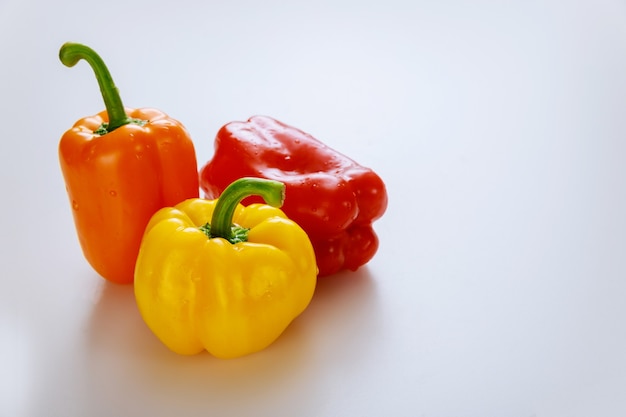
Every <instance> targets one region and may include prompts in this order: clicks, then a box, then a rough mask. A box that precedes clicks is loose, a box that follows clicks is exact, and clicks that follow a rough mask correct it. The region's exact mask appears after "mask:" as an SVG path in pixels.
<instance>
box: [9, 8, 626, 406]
mask: <svg viewBox="0 0 626 417" xmlns="http://www.w3.org/2000/svg"><path fill="white" fill-rule="evenodd" d="M66 41H75V42H81V43H85V44H87V45H90V46H91V47H93V48H94V49H95V50H96V51H98V52H99V53H100V55H101V56H102V57H103V58H104V59H105V61H106V62H107V64H108V66H109V68H110V70H111V72H112V73H113V76H114V79H115V80H116V83H117V85H118V87H119V88H120V90H121V93H122V97H123V99H124V103H125V104H126V105H127V106H130V107H156V108H158V109H161V110H163V111H165V112H166V113H168V114H169V115H170V116H172V117H174V118H176V119H179V120H180V121H182V122H183V123H184V124H185V125H186V127H187V128H188V130H189V132H190V133H191V135H192V137H193V140H194V143H195V145H196V152H197V156H198V161H199V163H200V164H204V163H205V162H206V161H207V160H209V159H210V158H211V156H212V152H213V147H212V146H213V145H212V143H213V138H214V135H215V133H216V132H217V130H218V129H219V127H220V126H222V125H223V124H225V123H227V122H229V121H232V120H245V119H246V118H248V117H249V116H251V115H254V114H265V115H269V116H273V117H275V118H277V119H279V120H282V121H284V122H286V123H288V124H292V125H294V126H297V127H299V128H301V129H303V130H305V131H307V132H309V133H311V134H313V135H314V136H316V137H318V138H319V139H321V140H322V141H324V142H326V143H327V144H329V145H330V146H332V147H334V148H335V149H337V150H340V151H342V152H343V153H346V154H348V155H349V156H351V157H352V158H354V159H356V160H357V161H359V162H361V163H362V164H364V165H367V166H370V167H372V168H373V169H375V170H376V171H377V172H378V173H379V174H380V175H381V176H382V178H383V179H384V180H385V182H386V184H387V186H388V192H389V198H390V203H389V208H388V210H387V212H386V214H385V216H384V217H383V218H382V219H381V220H379V221H378V222H376V224H375V228H376V230H377V232H378V233H379V237H380V240H381V245H380V249H379V252H378V253H377V255H376V256H375V258H374V259H373V260H372V261H371V262H370V263H369V264H368V265H367V266H366V267H364V268H362V269H360V270H359V271H358V272H356V273H344V274H340V275H337V276H334V277H330V278H328V279H324V280H323V281H322V282H320V283H319V286H318V289H317V292H316V294H315V297H314V299H313V301H312V303H311V305H310V308H309V309H307V310H306V312H305V313H304V314H303V315H302V316H301V317H300V318H298V319H297V320H296V321H295V322H294V323H293V325H292V326H291V327H290V328H289V329H288V330H287V331H286V333H285V334H284V335H283V336H282V337H281V338H280V339H279V340H278V341H277V342H276V343H275V344H273V345H272V346H271V347H270V348H268V349H267V350H265V351H263V352H260V353H258V354H254V355H251V356H248V357H244V358H241V359H235V360H228V361H224V360H219V359H215V358H213V357H211V356H210V355H208V354H200V355H198V356H192V357H183V356H178V355H176V354H173V353H171V352H169V351H168V350H167V349H166V348H164V347H163V346H162V345H161V344H160V343H159V342H158V341H157V340H156V338H155V337H154V336H153V335H152V334H151V333H150V331H149V330H148V329H147V328H146V327H145V325H144V323H143V321H142V320H141V318H140V316H139V314H138V312H137V309H136V306H135V301H134V297H133V293H132V287H130V286H126V287H124V286H116V285H112V284H107V283H106V282H105V281H104V280H103V279H101V278H100V277H98V276H97V275H96V274H95V273H94V272H93V271H92V270H91V269H90V267H89V265H88V264H87V263H86V261H85V260H84V259H83V257H82V253H81V251H80V248H79V246H78V242H77V238H76V234H75V231H74V226H73V223H72V219H71V210H70V207H69V202H68V200H67V196H66V193H65V189H64V184H63V179H62V177H61V172H60V168H59V163H58V156H57V146H58V141H59V139H60V137H61V135H62V134H63V132H64V131H65V130H66V129H68V128H69V127H70V126H71V125H72V124H73V123H74V122H75V121H76V120H77V119H79V118H81V117H83V116H87V115H91V114H95V113H97V112H99V111H101V110H102V109H103V108H104V106H103V103H102V100H101V98H100V95H99V91H98V88H97V84H96V81H95V79H94V76H93V73H92V72H91V70H90V68H89V67H88V66H87V65H86V64H85V63H84V62H81V63H79V65H77V66H76V67H74V68H66V67H64V66H63V65H62V64H61V63H60V62H59V60H58V58H57V54H58V50H59V47H60V46H61V45H62V43H64V42H66ZM0 56H1V64H0V132H1V134H2V144H3V145H2V161H1V162H0V173H1V177H0V178H1V183H0V193H1V195H2V204H0V230H1V236H2V237H1V238H0V243H1V245H2V246H1V247H0V271H1V273H2V277H1V278H2V283H1V289H0V416H152V417H159V416H174V415H176V416H208V415H212V416H268V417H269V416H274V417H276V416H301V417H303V416H417V417H465V416H467V417H491V416H494V417H495V416H499V417H538V416H541V417H544V416H568V417H577V416H581V417H582V416H599V417H604V416H624V415H626V395H624V394H625V393H626V326H625V324H624V322H625V317H626V304H625V302H624V300H625V298H626V220H625V215H626V140H625V132H626V3H625V2H624V1H617V0H589V1H582V0H580V1H556V0H547V1H510V2H507V1H487V0H485V1H474V2H471V1H464V0H443V1H413V2H410V1H406V0H387V1H384V2H383V1H381V2H367V1H366V2H362V1H356V0H320V1H308V2H300V1H283V2H281V1H278V0H268V1H264V2H253V1H244V0H233V1H219V2H218V1H215V0H208V1H205V2H199V1H187V0H180V1H178V2H172V1H165V0H152V1H147V0H146V1H143V0H142V1H132V0H130V1H120V0H111V1H107V2H104V1H99V2H91V1H84V0H80V1H79V0H58V1H43V0H39V1H35V0H0Z"/></svg>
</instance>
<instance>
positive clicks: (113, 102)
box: [59, 42, 133, 132]
mask: <svg viewBox="0 0 626 417" xmlns="http://www.w3.org/2000/svg"><path fill="white" fill-rule="evenodd" d="M59 59H60V60H61V62H62V63H63V65H65V66H66V67H73V66H74V65H76V64H77V63H78V61H80V60H81V59H84V60H85V61H87V63H88V64H89V65H90V66H91V68H92V69H93V72H94V73H95V74H96V79H97V80H98V85H99V86H100V92H101V93H102V98H103V99H104V105H105V107H106V110H107V114H108V115H109V123H108V124H107V126H106V127H105V130H106V132H112V131H113V130H115V129H117V128H118V127H120V126H124V125H125V124H128V123H131V122H132V121H133V119H131V118H130V117H128V115H127V114H126V110H125V109H124V104H123V103H122V99H121V97H120V93H119V91H118V89H117V87H116V86H115V83H114V82H113V78H112V77H111V73H110V72H109V70H108V68H107V67H106V65H105V64H104V61H103V60H102V58H100V56H99V55H98V54H97V53H96V52H95V51H94V50H93V49H91V48H90V47H88V46H85V45H82V44H79V43H72V42H67V43H65V44H64V45H63V46H61V50H60V51H59Z"/></svg>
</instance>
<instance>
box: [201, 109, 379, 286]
mask: <svg viewBox="0 0 626 417" xmlns="http://www.w3.org/2000/svg"><path fill="white" fill-rule="evenodd" d="M214 149H215V153H214V156H213V158H212V160H210V161H209V162H207V163H206V165H204V167H203V168H202V169H201V171H200V187H201V188H202V190H203V192H204V193H205V194H206V196H207V198H211V199H214V198H217V197H218V196H219V195H220V194H221V193H222V191H224V189H225V188H226V187H227V186H228V185H229V184H230V183H232V182H233V181H235V180H236V179H238V178H241V177H262V178H267V179H272V180H276V181H280V182H282V183H284V184H285V186H286V189H285V192H286V195H287V198H286V200H285V204H284V206H283V207H282V210H283V211H284V212H285V213H286V214H287V216H288V217H289V218H291V219H292V220H294V221H295V222H296V223H298V224H299V225H300V226H301V227H302V228H303V229H304V231H305V232H306V233H307V234H308V235H309V238H310V239H311V242H312V243H313V247H314V249H315V255H316V258H317V265H318V268H319V275H320V276H325V275H330V274H333V273H335V272H337V271H339V270H342V269H350V270H356V269H357V268H359V267H360V266H362V265H364V264H365V263H367V262H368V261H369V260H370V259H371V258H372V257H373V256H374V254H375V253H376V251H377V250H378V237H377V236H376V233H375V232H374V230H373V228H372V222H373V221H374V220H376V219H378V218H379V217H381V216H382V215H383V213H384V212H385V210H386V208H387V192H386V189H385V184H384V183H383V181H382V179H381V178H380V177H379V176H378V175H377V174H376V173H375V172H374V171H372V170H371V169H369V168H365V167H363V166H361V165H359V164H357V163H356V162H355V161H353V160H352V159H350V158H348V157H347V156H345V155H342V154H341V153H339V152H337V151H335V150H333V149H331V148H330V147H328V146H326V145H325V144H323V143H322V142H320V141H319V140H317V139H315V138H314V137H313V136H311V135H309V134H307V133H305V132H303V131H301V130H299V129H297V128H295V127H292V126H289V125H286V124H284V123H282V122H279V121H277V120H275V119H272V118H270V117H265V116H255V117H252V118H250V119H249V120H248V121H247V122H231V123H228V124H226V125H225V126H223V127H222V128H221V129H220V130H219V132H218V133H217V137H216V138H215V144H214ZM252 202H260V201H257V200H254V199H251V198H248V199H246V200H245V201H244V204H249V203H252Z"/></svg>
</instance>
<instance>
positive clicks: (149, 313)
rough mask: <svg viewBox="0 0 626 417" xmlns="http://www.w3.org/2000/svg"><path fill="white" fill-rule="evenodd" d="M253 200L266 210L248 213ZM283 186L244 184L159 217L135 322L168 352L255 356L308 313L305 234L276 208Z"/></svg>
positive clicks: (312, 270) (140, 268) (138, 290)
mask: <svg viewBox="0 0 626 417" xmlns="http://www.w3.org/2000/svg"><path fill="white" fill-rule="evenodd" d="M251 194H256V195H260V196H262V197H263V199H264V200H266V202H267V203H268V204H253V205H250V206H248V207H244V206H242V205H241V204H239V202H240V201H241V200H242V199H243V198H244V197H246V196H248V195H251ZM283 198H284V185H283V184H281V183H279V182H276V181H270V180H265V179H259V178H241V179H239V180H237V181H235V182H233V183H232V184H231V185H230V186H229V187H227V188H226V189H225V190H224V193H223V194H222V195H221V196H220V197H219V199H217V200H205V199H189V200H186V201H184V202H182V203H180V204H177V205H176V206H175V207H168V208H163V209H161V210H159V211H158V212H157V213H156V214H155V215H154V216H153V217H152V219H151V220H150V222H149V223H148V226H147V227H146V231H145V235H144V238H143V241H142V244H141V248H140V250H139V256H138V258H137V264H136V269H135V287H134V288H135V298H136V301H137V305H138V307H139V311H140V313H141V316H142V317H143V319H144V321H145V323H146V324H147V326H148V327H149V328H150V329H151V330H152V332H153V333H154V334H155V335H156V336H157V338H158V339H160V340H161V342H162V343H163V344H165V345H166V346H167V347H168V348H169V349H170V350H172V351H174V352H176V353H179V354H184V355H192V354H197V353H200V352H202V351H204V350H205V349H206V350H207V351H208V352H210V353H211V354H213V355H214V356H216V357H219V358H234V357H239V356H243V355H247V354H250V353H253V352H257V351H260V350H262V349H264V348H266V347H267V346H269V345H270V344H271V343H272V342H274V341H275V340H276V339H277V338H278V337H279V336H280V335H281V333H282V332H283V331H284V330H285V328H286V327H287V326H288V325H289V324H290V323H291V322H292V321H293V320H294V319H295V318H296V317H297V316H298V315H299V314H300V313H302V311H304V309H305V308H306V307H307V306H308V304H309V302H310V300H311V298H312V296H313V292H314V290H315V284H316V274H317V268H316V265H315V255H314V252H313V247H312V246H311V242H310V241H309V239H308V237H307V235H306V233H305V232H304V231H303V230H302V228H300V227H299V226H298V225H297V224H296V223H294V222H293V221H292V220H289V219H288V218H287V217H286V216H285V214H284V213H283V212H282V211H281V210H280V209H279V208H278V207H280V205H281V204H282V201H283Z"/></svg>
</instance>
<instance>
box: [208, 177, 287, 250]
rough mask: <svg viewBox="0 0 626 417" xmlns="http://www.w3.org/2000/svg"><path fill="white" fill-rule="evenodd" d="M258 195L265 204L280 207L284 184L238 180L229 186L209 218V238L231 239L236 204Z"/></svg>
mask: <svg viewBox="0 0 626 417" xmlns="http://www.w3.org/2000/svg"><path fill="white" fill-rule="evenodd" d="M252 195H258V196H261V197H263V200H265V202H266V203H267V204H269V205H270V206H273V207H280V206H282V204H283V201H284V199H285V184H283V183H282V182H278V181H273V180H267V179H263V178H250V177H245V178H240V179H238V180H236V181H235V182H233V183H232V184H230V185H229V186H228V187H226V189H225V190H224V192H222V195H221V196H220V197H219V199H218V200H217V205H216V206H215V210H214V211H213V217H212V218H211V231H210V233H211V237H221V238H224V239H226V240H228V241H231V239H232V233H233V232H232V223H233V214H234V213H235V208H237V204H239V203H240V202H241V200H243V199H244V198H246V197H249V196H252Z"/></svg>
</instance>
